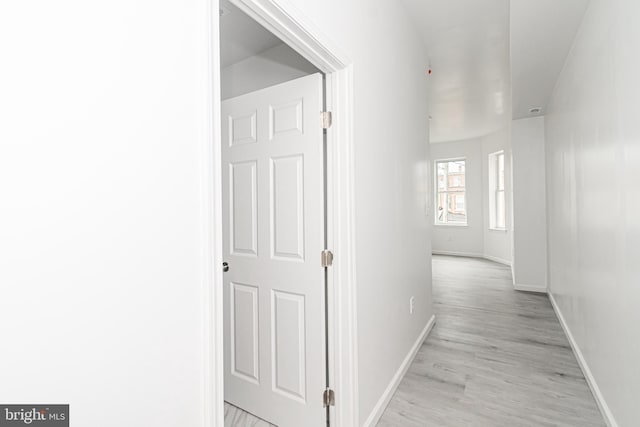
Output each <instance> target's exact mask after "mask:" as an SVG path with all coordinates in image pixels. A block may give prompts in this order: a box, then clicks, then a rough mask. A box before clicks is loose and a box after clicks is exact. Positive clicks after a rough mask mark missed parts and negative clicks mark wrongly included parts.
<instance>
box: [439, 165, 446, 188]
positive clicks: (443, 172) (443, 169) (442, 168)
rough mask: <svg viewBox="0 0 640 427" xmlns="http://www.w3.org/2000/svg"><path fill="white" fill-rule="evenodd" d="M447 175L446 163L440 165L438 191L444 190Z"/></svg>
mask: <svg viewBox="0 0 640 427" xmlns="http://www.w3.org/2000/svg"><path fill="white" fill-rule="evenodd" d="M446 174H447V164H446V163H438V189H439V190H444V189H445V188H446V187H445V182H444V180H445V176H446Z"/></svg>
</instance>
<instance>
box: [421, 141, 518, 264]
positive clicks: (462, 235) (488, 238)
mask: <svg viewBox="0 0 640 427" xmlns="http://www.w3.org/2000/svg"><path fill="white" fill-rule="evenodd" d="M510 144H511V137H510V134H509V130H508V129H505V130H503V131H500V132H497V133H494V134H491V135H487V136H484V137H481V138H477V139H469V140H465V141H453V142H441V143H437V144H431V157H432V159H433V162H435V161H436V160H441V159H452V158H465V159H466V185H467V192H466V201H467V226H449V225H436V226H434V228H433V251H434V252H435V253H439V254H453V255H463V256H478V257H486V258H489V259H492V260H494V261H498V262H501V263H504V264H511V240H510V239H511V234H510V233H511V231H510V230H511V214H510V210H511V196H510V189H511V179H510V172H511V169H510V168H511V162H510V146H511V145H510ZM500 150H504V152H505V197H506V202H507V220H506V222H507V230H504V231H503V230H490V229H489V161H488V158H489V154H491V153H495V152H497V151H500ZM432 221H435V219H434V218H432Z"/></svg>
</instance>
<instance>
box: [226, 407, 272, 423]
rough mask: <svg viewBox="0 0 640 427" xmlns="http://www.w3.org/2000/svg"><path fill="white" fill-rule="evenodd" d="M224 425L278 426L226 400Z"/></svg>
mask: <svg viewBox="0 0 640 427" xmlns="http://www.w3.org/2000/svg"><path fill="white" fill-rule="evenodd" d="M224 427H276V426H274V425H273V424H269V423H268V422H266V421H264V420H263V419H260V418H258V417H255V416H253V415H251V414H250V413H248V412H245V411H243V410H242V409H240V408H238V407H235V406H233V405H232V404H230V403H227V402H224Z"/></svg>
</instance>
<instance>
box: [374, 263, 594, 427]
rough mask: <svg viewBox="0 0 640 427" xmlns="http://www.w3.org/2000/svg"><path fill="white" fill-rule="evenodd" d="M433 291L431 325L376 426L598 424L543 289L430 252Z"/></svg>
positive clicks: (490, 266)
mask: <svg viewBox="0 0 640 427" xmlns="http://www.w3.org/2000/svg"><path fill="white" fill-rule="evenodd" d="M433 294H434V303H435V311H436V319H437V321H436V326H435V328H434V330H433V331H432V332H431V334H430V335H429V337H428V338H427V340H426V341H425V342H424V344H423V345H422V347H421V349H420V351H419V352H418V355H417V356H416V359H415V360H414V362H413V364H412V365H411V367H410V368H409V370H408V372H407V375H406V376H405V378H404V379H403V380H402V382H401V383H400V386H399V387H398V390H397V391H396V393H395V395H394V397H393V398H392V399H391V402H390V403H389V406H388V407H387V410H386V411H385V413H384V415H383V416H382V418H381V420H380V422H379V423H378V426H379V427H391V426H393V427H398V426H402V427H429V426H434V427H435V426H437V427H446V426H451V427H459V426H491V427H500V426H505V427H507V426H508V427H515V426H561V427H568V426H572V427H574V426H575V427H590V426H594V427H595V426H598V427H600V426H604V425H605V423H604V421H603V418H602V416H601V414H600V412H599V410H598V407H597V405H596V402H595V400H594V398H593V395H592V394H591V391H590V389H589V387H588V385H587V383H586V381H585V378H584V376H583V374H582V371H581V370H580V367H579V366H578V363H577V361H576V359H575V356H574V354H573V352H572V350H571V347H570V345H569V342H568V340H567V338H566V336H565V335H564V332H563V330H562V328H561V326H560V323H559V321H558V319H557V317H556V315H555V313H554V311H553V308H552V306H551V303H550V302H549V298H548V297H547V295H545V294H534V293H528V292H519V291H515V290H514V289H513V286H512V280H511V270H510V269H509V267H507V266H504V265H501V264H497V263H494V262H492V261H487V260H483V259H476V258H461V257H450V256H434V257H433Z"/></svg>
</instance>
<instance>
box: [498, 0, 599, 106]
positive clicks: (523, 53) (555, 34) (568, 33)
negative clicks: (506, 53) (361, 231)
mask: <svg viewBox="0 0 640 427" xmlns="http://www.w3.org/2000/svg"><path fill="white" fill-rule="evenodd" d="M588 4H589V0H562V1H559V0H511V74H512V80H513V118H514V119H521V118H523V117H530V116H532V115H535V114H531V113H530V112H529V110H530V109H531V108H534V107H541V108H542V112H541V113H539V114H544V113H545V107H546V106H547V103H548V102H549V98H550V97H551V93H552V92H553V88H554V86H555V83H556V81H557V80H558V75H559V74H560V71H562V67H563V66H564V62H565V59H566V58H567V55H568V54H569V50H570V49H571V45H572V44H573V40H574V39H575V36H576V33H577V31H578V27H579V26H580V22H582V17H583V16H584V13H585V11H586V9H587V6H588Z"/></svg>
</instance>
